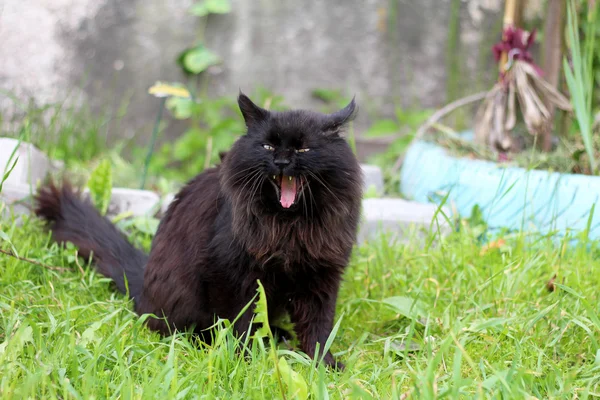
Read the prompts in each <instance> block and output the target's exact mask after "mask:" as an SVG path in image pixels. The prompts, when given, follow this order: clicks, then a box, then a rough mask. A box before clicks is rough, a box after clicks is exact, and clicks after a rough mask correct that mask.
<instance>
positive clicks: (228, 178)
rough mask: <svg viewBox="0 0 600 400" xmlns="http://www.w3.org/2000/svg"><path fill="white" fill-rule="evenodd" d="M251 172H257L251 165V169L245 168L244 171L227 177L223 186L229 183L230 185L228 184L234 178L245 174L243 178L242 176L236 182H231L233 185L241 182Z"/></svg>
mask: <svg viewBox="0 0 600 400" xmlns="http://www.w3.org/2000/svg"><path fill="white" fill-rule="evenodd" d="M252 170H255V171H256V170H258V168H257V167H256V166H255V165H253V166H251V167H248V168H246V169H244V170H242V171H238V172H236V173H235V174H233V175H231V176H228V177H227V179H226V180H225V182H224V184H225V185H227V184H229V183H230V182H231V181H232V180H233V179H234V178H235V177H237V176H239V175H242V174H246V173H247V174H246V175H244V176H242V177H240V178H238V179H237V180H235V181H234V182H233V183H238V182H239V181H240V180H242V179H244V178H245V177H246V176H248V175H250V174H251V173H252V172H253V171H252Z"/></svg>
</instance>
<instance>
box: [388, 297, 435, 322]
mask: <svg viewBox="0 0 600 400" xmlns="http://www.w3.org/2000/svg"><path fill="white" fill-rule="evenodd" d="M382 302H383V303H384V304H387V305H388V306H390V307H392V308H393V309H394V311H395V312H397V313H398V314H401V315H403V316H405V317H406V318H409V319H412V320H415V321H418V320H419V318H425V317H426V316H427V313H426V312H425V310H424V309H423V307H422V305H421V303H420V302H419V301H417V300H415V299H412V298H410V297H406V296H394V297H388V298H386V299H383V300H382Z"/></svg>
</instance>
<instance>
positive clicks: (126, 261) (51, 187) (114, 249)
mask: <svg viewBox="0 0 600 400" xmlns="http://www.w3.org/2000/svg"><path fill="white" fill-rule="evenodd" d="M35 203H36V208H35V213H36V214H37V215H38V216H39V217H41V218H43V219H44V220H46V221H47V222H48V224H49V227H50V230H51V231H52V238H53V239H54V240H55V241H57V242H59V243H64V242H71V243H73V244H74V245H75V246H76V247H77V248H78V249H79V250H78V251H79V255H81V256H82V257H84V258H86V259H87V258H88V257H89V256H90V255H92V257H93V260H94V262H95V264H96V267H97V268H98V271H100V273H102V274H103V275H104V276H106V277H108V278H111V279H112V280H114V281H115V283H116V285H117V287H118V288H119V290H120V291H121V292H123V293H126V292H127V290H129V294H130V296H131V297H132V298H133V299H134V300H135V299H137V298H138V297H139V295H140V293H141V291H142V285H143V277H144V267H145V265H146V261H147V258H148V256H147V255H146V254H144V253H143V252H142V251H141V250H138V249H136V248H135V247H134V246H132V245H131V244H130V243H129V242H128V241H127V238H126V237H125V235H124V234H123V233H121V232H120V231H119V230H118V229H117V227H115V226H114V225H113V224H112V223H111V222H110V221H109V220H108V219H107V218H105V217H103V216H101V215H100V213H99V212H98V211H97V210H96V208H95V207H94V206H93V205H92V203H91V202H90V201H89V200H87V199H84V198H83V197H82V195H81V193H80V192H78V191H76V190H74V188H73V186H71V185H70V184H69V183H68V182H64V183H63V184H62V187H58V186H56V185H55V184H54V183H53V182H50V183H48V184H46V185H44V186H42V187H41V188H40V189H39V190H38V192H37V194H36V196H35ZM125 277H126V278H127V284H126V283H125Z"/></svg>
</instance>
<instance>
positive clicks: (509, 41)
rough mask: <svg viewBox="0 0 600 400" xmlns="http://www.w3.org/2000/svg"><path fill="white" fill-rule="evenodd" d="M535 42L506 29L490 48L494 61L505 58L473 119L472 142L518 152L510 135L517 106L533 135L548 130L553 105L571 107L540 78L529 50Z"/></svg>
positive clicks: (511, 27) (527, 34)
mask: <svg viewBox="0 0 600 400" xmlns="http://www.w3.org/2000/svg"><path fill="white" fill-rule="evenodd" d="M534 40H535V32H532V33H531V34H530V33H528V32H526V31H524V30H522V29H518V28H515V27H513V26H508V27H507V28H506V29H505V31H504V34H503V39H502V41H501V42H500V43H498V44H496V45H495V46H494V47H493V51H494V56H495V58H496V61H500V60H501V59H502V58H503V55H506V57H505V58H507V59H508V62H507V64H506V65H501V72H500V79H499V81H498V83H496V84H495V85H494V87H493V88H492V90H490V92H489V93H488V95H487V97H486V99H485V100H484V101H483V103H482V105H481V106H480V108H479V110H478V112H477V115H476V117H475V140H476V141H477V142H478V143H480V144H484V145H487V146H489V147H490V148H492V149H495V150H497V151H500V152H509V151H513V152H514V151H519V150H520V149H518V148H516V147H515V145H514V143H513V140H512V138H511V136H510V132H511V131H512V130H513V129H514V127H515V125H516V123H517V99H518V106H519V109H520V111H521V115H522V117H523V122H524V123H525V125H526V127H527V130H528V131H529V133H530V134H532V135H534V136H540V135H542V134H543V133H544V132H545V130H547V129H551V125H552V113H551V111H550V109H549V107H552V106H555V107H557V108H560V109H562V110H566V111H570V110H571V104H570V102H569V100H568V99H567V98H565V97H564V96H563V95H562V94H561V93H560V92H559V91H558V90H556V89H555V88H554V87H553V86H552V85H550V84H549V83H548V82H547V81H546V80H545V79H544V78H543V77H542V75H543V72H542V71H541V69H540V68H539V67H538V66H537V65H535V63H534V62H533V58H532V56H531V54H530V52H529V47H530V46H531V45H532V44H533V41H534Z"/></svg>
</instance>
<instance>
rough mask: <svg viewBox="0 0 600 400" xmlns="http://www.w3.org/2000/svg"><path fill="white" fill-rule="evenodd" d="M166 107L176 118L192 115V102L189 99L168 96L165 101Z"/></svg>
mask: <svg viewBox="0 0 600 400" xmlns="http://www.w3.org/2000/svg"><path fill="white" fill-rule="evenodd" d="M166 106H167V109H168V110H169V111H170V112H171V114H173V117H175V118H177V119H188V118H190V117H191V116H192V113H193V106H194V102H193V101H192V100H191V99H184V98H181V97H170V98H169V99H168V100H167V103H166Z"/></svg>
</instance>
